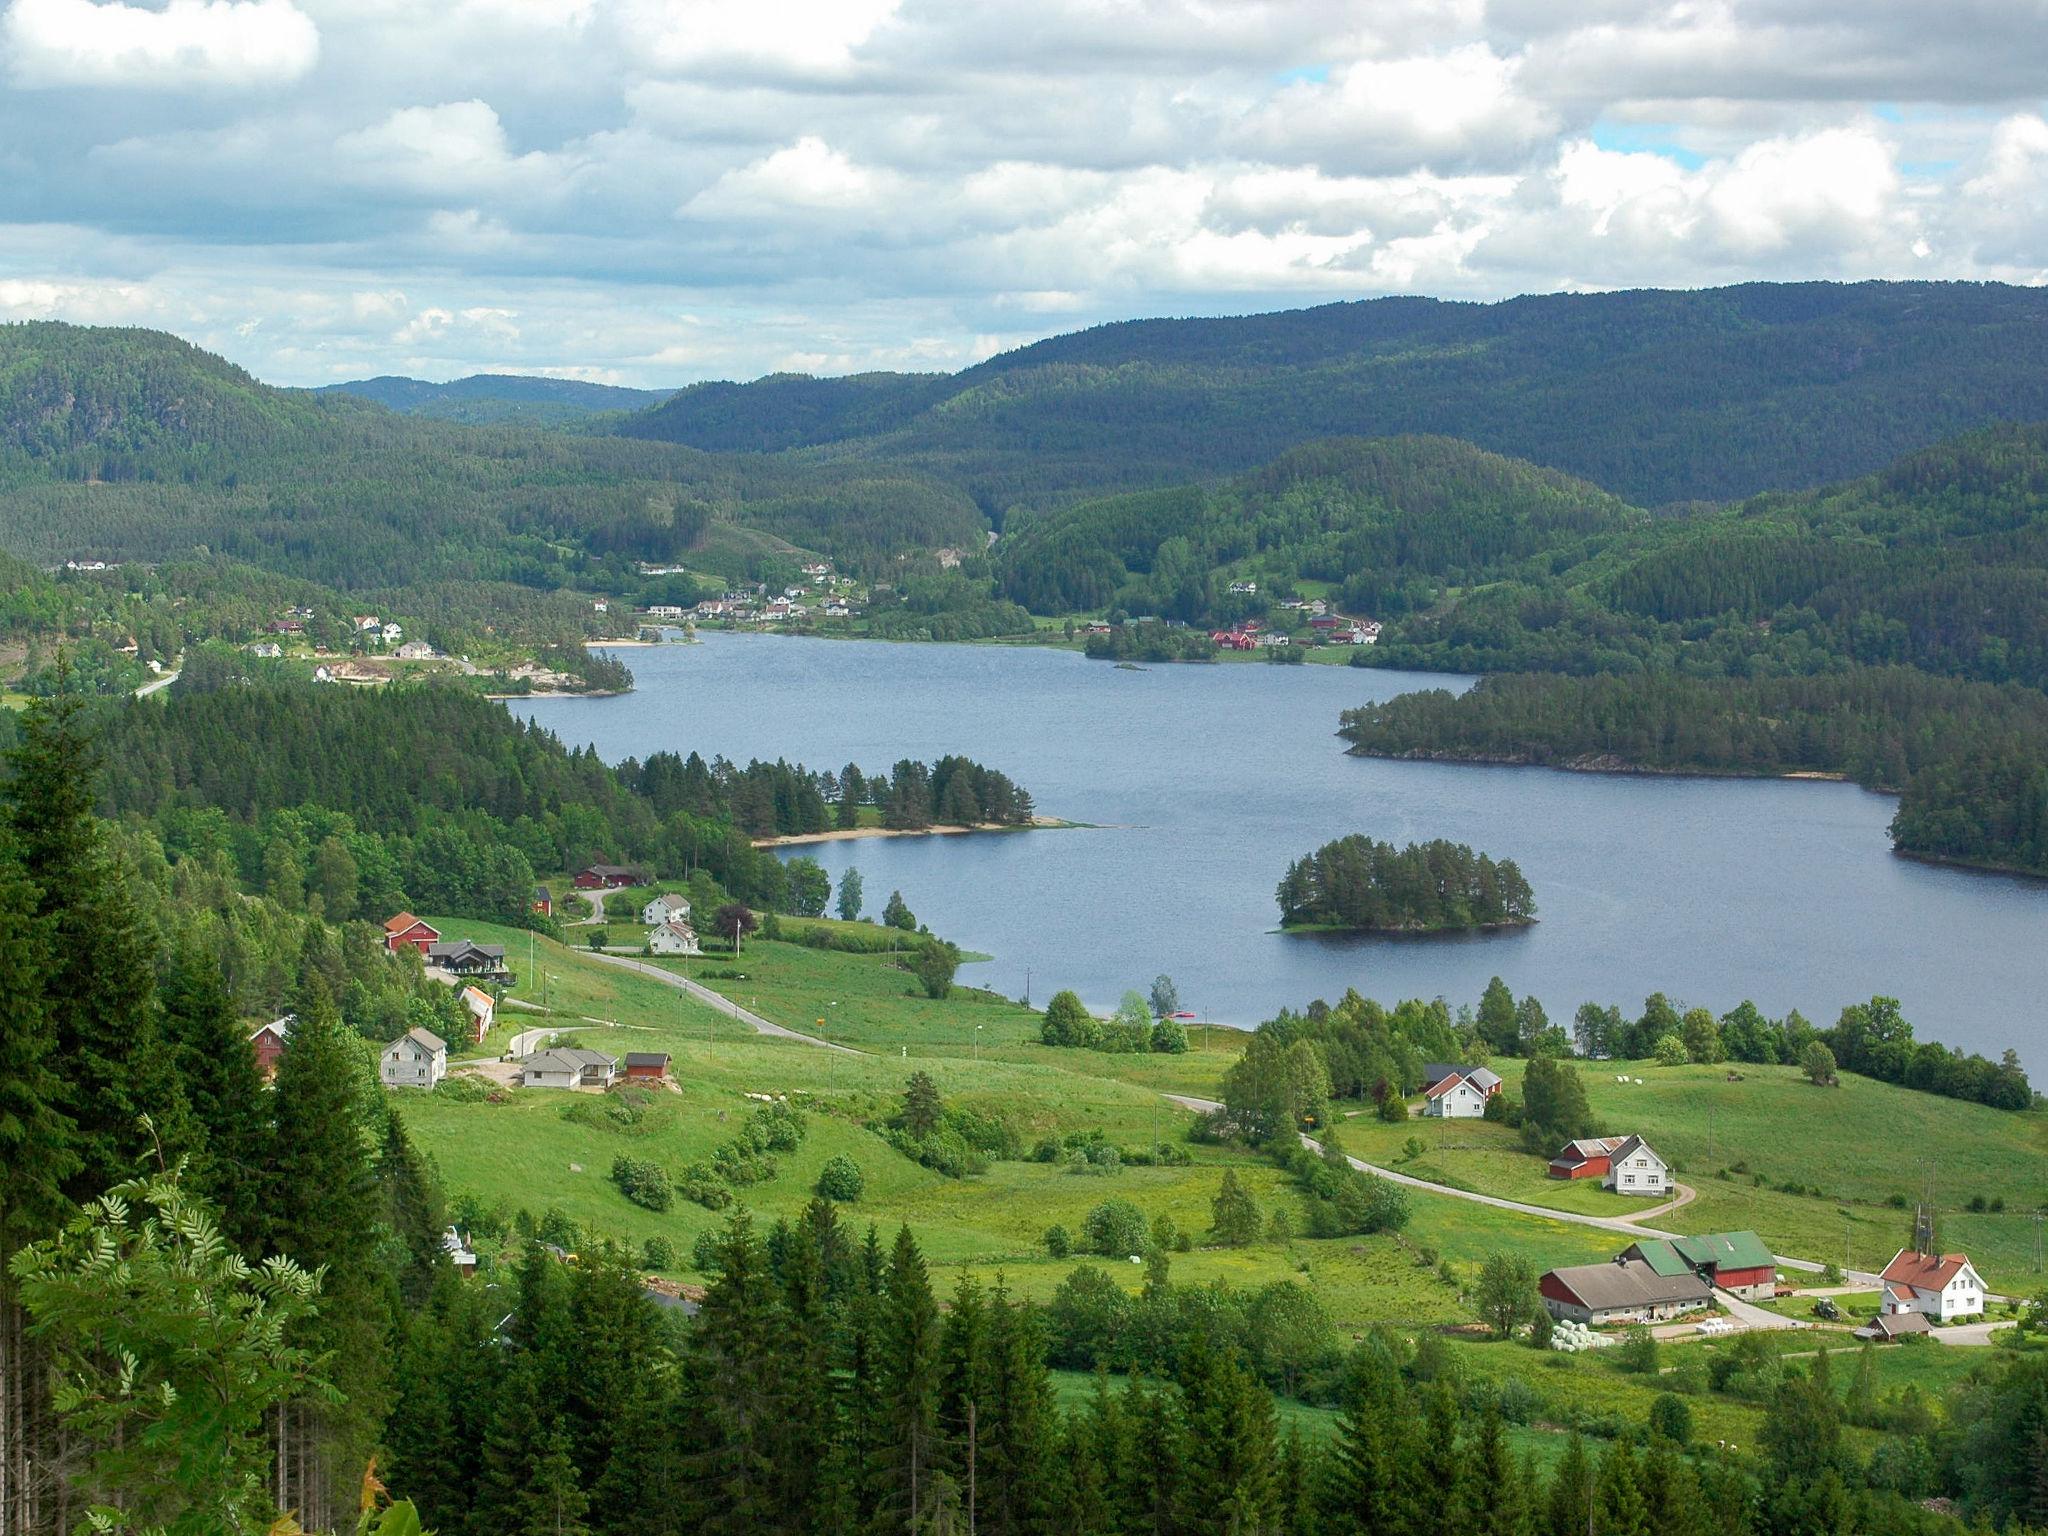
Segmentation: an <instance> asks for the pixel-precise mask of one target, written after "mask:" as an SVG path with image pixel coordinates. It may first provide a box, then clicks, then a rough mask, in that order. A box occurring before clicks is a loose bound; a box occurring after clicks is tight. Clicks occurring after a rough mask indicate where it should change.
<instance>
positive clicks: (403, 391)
mask: <svg viewBox="0 0 2048 1536" xmlns="http://www.w3.org/2000/svg"><path fill="white" fill-rule="evenodd" d="M314 393H315V394H322V395H333V394H339V395H355V396H357V397H358V398H360V399H364V400H370V401H374V402H375V403H376V404H378V405H381V406H383V407H384V408H385V409H387V410H392V411H397V412H399V413H400V414H401V415H406V416H433V417H437V418H439V419H441V420H444V421H467V422H478V423H492V422H499V423H502V422H525V423H528V424H531V425H535V426H550V425H560V424H563V423H567V422H573V421H581V420H583V419H585V418H586V417H590V416H594V415H596V414H598V413H599V412H601V411H638V410H645V409H647V408H648V407H650V406H655V405H659V404H661V402H662V401H664V400H666V399H667V398H668V397H669V396H670V395H672V394H673V393H675V391H673V390H668V389H625V388H621V387H620V386H619V385H616V384H593V383H590V382H588V381H586V380H583V379H550V378H540V377H536V376H533V375H528V374H514V373H474V374H471V375H470V376H469V377H468V378H463V379H450V380H449V381H448V382H447V383H445V384H433V383H429V382H428V381H427V380H425V379H408V378H402V377H399V376H396V375H393V374H384V375H381V376H379V377H377V378H374V379H351V380H349V381H348V382H347V383H346V384H329V385H327V386H326V387H325V388H323V389H319V390H315V391H314Z"/></svg>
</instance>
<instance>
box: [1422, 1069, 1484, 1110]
mask: <svg viewBox="0 0 2048 1536" xmlns="http://www.w3.org/2000/svg"><path fill="white" fill-rule="evenodd" d="M1422 1112H1423V1114H1425V1115H1427V1116H1429V1117H1430V1118H1431V1119H1433V1120H1477V1119H1479V1118H1480V1117H1481V1116H1483V1115H1484V1114H1485V1113H1486V1094H1485V1093H1484V1092H1483V1091H1481V1090H1480V1089H1479V1088H1477V1087H1475V1086H1474V1085H1473V1082H1472V1080H1471V1079H1470V1078H1469V1077H1462V1076H1460V1075H1459V1074H1458V1073H1455V1072H1453V1073H1452V1074H1451V1075H1450V1076H1449V1077H1446V1078H1442V1079H1440V1080H1439V1081H1438V1082H1437V1083H1436V1084H1435V1085H1434V1086H1433V1087H1431V1088H1429V1089H1428V1090H1426V1091H1425V1092H1424V1094H1423V1096H1422Z"/></svg>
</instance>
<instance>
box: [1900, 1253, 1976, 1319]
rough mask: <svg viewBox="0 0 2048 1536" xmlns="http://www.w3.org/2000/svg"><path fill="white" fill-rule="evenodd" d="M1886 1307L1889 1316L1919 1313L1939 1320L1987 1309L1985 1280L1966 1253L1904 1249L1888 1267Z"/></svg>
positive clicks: (1973, 1315)
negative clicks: (1985, 1306) (1925, 1251)
mask: <svg viewBox="0 0 2048 1536" xmlns="http://www.w3.org/2000/svg"><path fill="white" fill-rule="evenodd" d="M1883 1279H1884V1297H1883V1301H1882V1306H1883V1310H1884V1312H1885V1314H1886V1315H1887V1316H1900V1315H1902V1314H1905V1313H1908V1312H1917V1313H1919V1314H1920V1315H1921V1316H1923V1317H1927V1318H1931V1319H1933V1320H1934V1321H1935V1322H1938V1323H1946V1322H1948V1321H1950V1320H1951V1319H1953V1318H1958V1317H1977V1316H1980V1315H1982V1313H1983V1311H1984V1280H1983V1277H1982V1276H1980V1275H1979V1274H1978V1273H1977V1266H1976V1265H1974V1264H1972V1263H1971V1262H1970V1258H1969V1255H1968V1254H1963V1253H1916V1252H1915V1251H1914V1250H1913V1249H1911V1248H1901V1249H1900V1250H1899V1251H1898V1252H1897V1253H1896V1254H1894V1255H1892V1261H1891V1263H1889V1264H1887V1265H1885V1267H1884V1276H1883Z"/></svg>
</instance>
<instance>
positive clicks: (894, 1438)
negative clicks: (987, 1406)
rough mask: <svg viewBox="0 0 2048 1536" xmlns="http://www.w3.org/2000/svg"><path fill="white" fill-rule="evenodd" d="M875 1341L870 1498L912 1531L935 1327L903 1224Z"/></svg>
mask: <svg viewBox="0 0 2048 1536" xmlns="http://www.w3.org/2000/svg"><path fill="white" fill-rule="evenodd" d="M919 1075H920V1076H922V1074H919ZM880 1343H881V1356H880V1366H881V1369H880V1371H879V1385H880V1387H881V1393H882V1404H881V1408H882V1415H883V1437H882V1447H881V1449H882V1456H881V1462H880V1466H879V1468H878V1472H879V1485H878V1490H877V1495H878V1496H877V1501H876V1502H877V1504H878V1506H879V1513H880V1516H881V1521H882V1528H883V1529H884V1530H886V1531H892V1532H893V1531H901V1532H905V1533H915V1532H917V1531H918V1529H919V1527H920V1523H921V1522H922V1521H923V1520H925V1519H926V1518H927V1517H928V1516H929V1514H930V1508H929V1494H930V1481H931V1476H932V1473H933V1472H934V1471H935V1470H937V1462H938V1413H939V1387H940V1355H939V1347H940V1333H939V1309H938V1304H937V1303H936V1302H935V1301H934V1300H933V1299H932V1287H931V1277H930V1276H929V1274H928V1273H927V1272H926V1270H925V1263H924V1255H923V1254H922V1253H920V1252H919V1251H918V1247H917V1242H916V1240H915V1239H914V1238H912V1237H911V1235H910V1228H909V1227H907V1226H906V1227H903V1228H901V1229H900V1230H899V1231H898V1232H897V1234H896V1246H895V1250H894V1252H893V1253H891V1255H890V1258H889V1279H888V1288H887V1292H886V1296H885V1302H884V1308H883V1313H882V1325H881V1330H880Z"/></svg>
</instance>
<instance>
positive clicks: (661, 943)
mask: <svg viewBox="0 0 2048 1536" xmlns="http://www.w3.org/2000/svg"><path fill="white" fill-rule="evenodd" d="M647 947H648V948H649V949H650V950H652V951H653V952H654V953H655V954H657V955H695V954H701V953H702V951H701V950H700V949H699V948H698V947H697V930H696V929H694V928H692V927H691V926H690V925H689V924H688V923H685V922H682V921H680V920H677V921H674V922H667V923H663V924H662V925H661V926H660V927H659V928H656V929H655V930H654V931H653V932H652V933H650V934H648V935H647Z"/></svg>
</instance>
